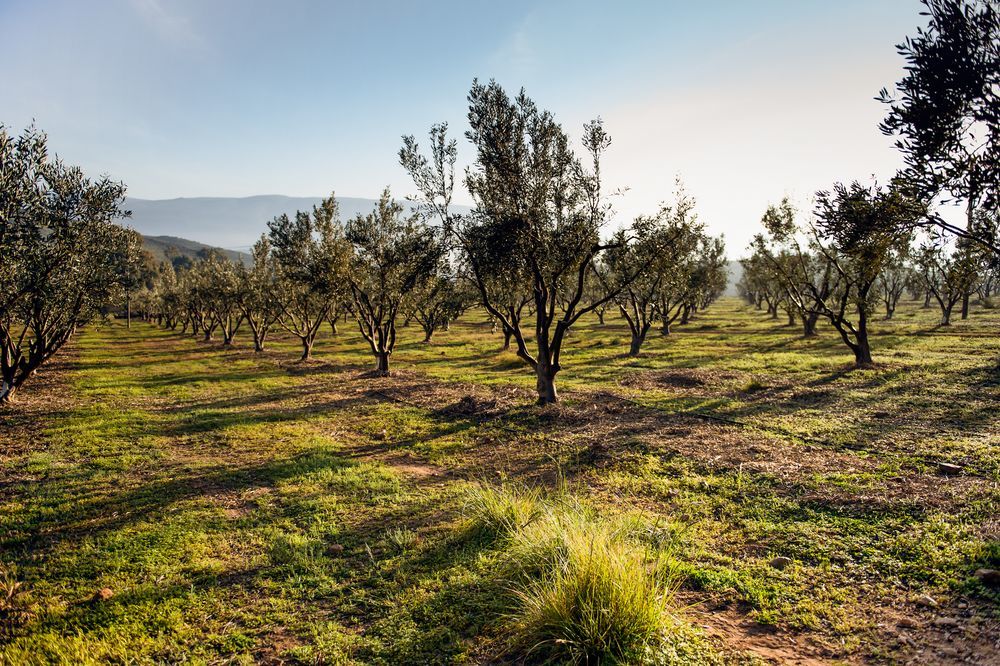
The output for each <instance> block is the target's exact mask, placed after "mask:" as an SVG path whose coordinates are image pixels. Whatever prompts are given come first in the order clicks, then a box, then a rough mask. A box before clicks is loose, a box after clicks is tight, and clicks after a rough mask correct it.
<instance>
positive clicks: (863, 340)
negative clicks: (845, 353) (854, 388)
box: [854, 333, 872, 368]
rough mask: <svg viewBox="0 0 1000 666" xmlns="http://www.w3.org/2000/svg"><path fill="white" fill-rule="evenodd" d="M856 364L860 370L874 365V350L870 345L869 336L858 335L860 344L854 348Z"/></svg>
mask: <svg viewBox="0 0 1000 666" xmlns="http://www.w3.org/2000/svg"><path fill="white" fill-rule="evenodd" d="M854 364H855V365H856V366H858V367H859V368H861V367H864V366H867V365H871V364H872V349H871V346H870V345H869V344H868V334H867V333H865V334H864V335H861V334H859V335H858V344H857V346H855V348H854Z"/></svg>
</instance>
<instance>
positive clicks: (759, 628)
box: [0, 300, 1000, 665]
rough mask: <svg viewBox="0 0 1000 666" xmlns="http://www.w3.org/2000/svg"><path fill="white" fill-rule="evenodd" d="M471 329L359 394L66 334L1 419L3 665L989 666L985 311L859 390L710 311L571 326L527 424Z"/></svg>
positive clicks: (988, 315)
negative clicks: (779, 665)
mask: <svg viewBox="0 0 1000 666" xmlns="http://www.w3.org/2000/svg"><path fill="white" fill-rule="evenodd" d="M481 320H482V317H481V316H479V315H478V314H477V313H471V314H470V315H467V316H466V317H464V318H463V319H462V320H460V321H459V322H456V323H455V324H454V325H453V326H452V327H451V330H450V331H448V332H442V333H440V334H439V335H438V336H436V340H435V342H434V343H432V344H430V345H427V344H421V343H420V340H421V338H422V336H421V335H420V331H419V330H418V329H416V328H414V327H411V328H408V329H407V328H403V329H401V343H400V346H399V348H398V350H397V353H396V354H395V355H394V358H393V363H394V368H395V369H396V370H397V373H396V375H395V376H394V377H391V378H388V379H371V378H366V377H364V376H363V373H364V371H366V370H367V369H368V367H369V365H370V360H369V358H368V356H367V354H366V351H365V348H364V345H363V343H362V342H361V341H360V340H359V339H356V336H353V335H350V334H348V333H346V332H345V333H343V334H342V335H341V336H338V337H336V338H333V337H330V336H329V333H328V332H327V333H325V336H326V337H324V338H322V339H321V340H320V341H318V343H317V345H316V348H315V350H314V351H315V354H316V361H314V362H312V363H309V364H304V365H303V364H298V363H296V362H295V359H296V358H297V356H298V352H297V350H296V342H295V341H294V340H291V339H286V338H281V337H279V338H277V339H275V340H274V341H273V343H272V345H271V349H270V350H269V351H268V353H266V354H264V355H255V354H253V353H252V351H251V349H250V348H249V347H250V345H249V344H247V343H246V341H245V340H243V341H240V345H238V346H237V347H236V348H234V349H231V350H227V349H223V348H221V346H219V345H217V344H204V343H200V342H198V341H196V340H192V339H190V338H184V337H181V336H179V335H177V334H175V333H170V332H164V331H159V330H156V329H154V328H152V327H150V326H147V325H145V324H141V323H139V324H136V325H134V327H133V329H132V330H127V329H125V328H124V327H123V326H120V325H116V326H111V327H108V326H104V327H101V328H98V329H88V330H86V331H82V332H81V334H80V335H79V336H78V338H77V339H76V340H75V341H74V343H73V348H72V349H71V350H70V351H69V352H68V353H67V354H65V355H63V357H62V361H60V362H59V364H57V365H56V366H55V367H52V368H47V369H45V370H44V371H43V372H42V373H40V375H39V376H38V377H37V378H36V382H35V383H34V384H33V385H31V386H30V387H28V388H27V389H26V390H25V391H24V392H23V393H22V394H21V396H20V403H19V404H17V405H16V406H15V407H14V408H13V409H10V410H6V411H5V412H3V413H0V664H18V665H20V664H42V663H46V664H47V663H74V664H75V663H81V664H103V663H151V662H152V663H172V662H190V663H254V662H258V663H259V662H263V663H278V662H280V661H284V662H285V663H301V664H319V663H334V664H369V663H371V664H410V663H413V664H417V663H420V664H424V663H428V664H432V663H489V662H495V661H497V660H510V661H513V660H516V659H518V658H521V657H524V656H525V655H529V654H530V656H531V658H533V659H535V660H545V659H550V660H554V661H556V662H564V661H570V662H572V661H573V660H577V661H579V662H580V663H586V662H585V660H587V659H589V660H590V663H595V661H596V659H597V657H598V655H603V656H602V658H601V662H600V663H613V661H614V659H619V660H620V661H624V662H625V663H635V662H637V661H638V662H641V661H647V662H650V663H673V664H685V663H688V664H700V663H712V662H713V661H715V662H720V663H743V662H745V661H747V660H748V659H753V658H755V657H754V656H755V655H756V656H758V657H760V658H763V659H778V660H779V661H780V660H782V659H783V658H788V655H804V656H807V657H812V658H815V659H817V660H819V661H827V662H836V661H837V660H844V661H888V662H893V661H906V660H908V659H912V658H919V659H924V660H925V661H926V660H931V659H930V657H931V656H935V657H936V658H940V659H943V658H944V657H942V656H941V655H944V654H945V653H944V652H941V650H943V649H945V648H948V649H953V650H956V651H957V653H958V654H960V656H961V658H963V659H964V658H968V659H970V660H971V661H972V663H976V659H979V663H989V661H990V660H991V659H992V658H993V657H994V656H995V652H990V651H989V650H991V649H994V648H991V647H990V645H992V643H991V641H990V640H989V638H990V637H991V636H995V635H997V631H998V630H997V626H998V624H997V623H998V619H1000V617H998V616H1000V611H998V604H1000V596H998V593H997V591H996V590H995V589H991V588H987V587H986V586H985V585H983V584H982V583H981V582H980V581H978V580H977V579H976V578H975V576H974V572H975V571H976V569H978V568H998V567H1000V546H998V544H1000V532H998V528H1000V526H998V523H997V518H996V516H997V515H998V514H1000V454H998V450H1000V448H998V444H1000V426H998V423H997V421H996V418H995V414H996V413H997V408H998V406H1000V404H998V403H1000V369H998V364H997V361H998V359H1000V337H998V336H997V335H996V330H997V327H998V325H1000V312H998V311H995V310H987V309H982V308H978V307H977V308H974V309H973V312H972V315H971V316H970V318H969V319H968V320H966V321H956V322H955V323H954V325H953V326H951V327H938V326H936V321H935V320H936V317H935V316H934V313H933V312H932V311H930V310H923V309H921V308H919V304H916V303H906V304H904V305H902V306H901V307H900V309H899V310H898V311H897V315H896V318H895V319H894V320H892V321H890V322H878V323H877V327H876V330H875V336H874V338H873V345H874V348H875V357H876V361H877V364H876V366H875V367H874V368H870V369H864V370H853V369H851V368H850V354H849V353H846V349H845V348H843V346H842V345H841V344H839V343H838V339H837V337H836V336H835V335H834V334H832V332H831V331H829V330H824V331H823V334H822V335H821V336H820V337H819V338H818V339H810V340H805V339H802V338H800V337H799V336H798V334H797V331H794V330H791V329H789V328H786V327H784V326H782V322H780V321H778V322H775V321H772V320H770V319H768V318H767V317H766V315H764V314H763V313H760V312H757V311H754V310H752V309H750V308H747V307H745V306H743V305H742V304H740V303H737V302H735V301H733V300H723V301H721V302H719V303H718V304H716V305H714V306H713V307H712V309H710V310H709V311H708V312H706V313H703V314H701V315H700V316H699V318H698V319H696V320H695V321H693V322H692V323H691V325H689V326H687V327H680V328H677V329H676V332H675V333H674V334H672V335H671V336H669V337H661V336H651V337H650V339H649V341H648V342H647V345H646V347H645V348H644V350H643V353H642V354H641V355H640V356H639V357H637V358H630V357H628V356H627V355H626V354H625V352H626V351H627V349H625V345H626V344H627V340H628V336H627V334H626V331H625V328H624V326H623V325H622V324H621V322H618V321H616V320H613V319H611V318H609V323H608V325H606V326H599V325H597V323H596V322H593V321H584V322H581V323H582V326H581V327H580V328H579V329H575V330H574V332H572V333H571V335H570V337H569V339H568V343H567V344H568V348H567V350H566V351H565V356H564V361H563V362H564V365H565V370H564V371H563V372H562V374H560V376H559V379H558V382H559V388H560V390H561V393H562V396H563V398H564V401H563V403H562V404H561V405H559V406H557V407H555V408H550V409H539V408H537V407H535V406H534V405H532V402H533V399H532V384H533V383H532V380H531V377H530V374H529V373H528V372H526V371H525V369H524V368H523V367H521V366H519V365H518V364H517V363H516V362H513V360H512V359H513V357H512V355H511V354H509V353H502V352H500V351H499V339H498V337H497V336H491V335H490V333H489V326H488V325H486V324H484V323H483V322H482V321H481ZM616 340H617V342H615V341H616ZM938 461H948V462H953V463H956V464H959V465H961V466H962V468H963V472H962V474H960V475H958V476H942V475H940V474H939V473H938V471H937V462H938ZM779 556H780V557H785V558H788V559H789V560H791V563H790V564H789V565H788V566H786V567H783V568H781V569H778V568H775V567H773V566H772V565H771V564H770V563H771V561H772V560H773V559H774V558H775V557H779ZM104 589H107V590H109V591H110V593H111V596H110V597H109V598H106V599H102V598H100V596H99V595H98V596H97V597H95V595H97V594H98V593H99V592H100V591H101V590H104ZM924 596H930V597H932V598H933V599H934V603H935V604H936V606H928V605H926V603H925V602H924V601H921V600H922V598H923V597H924ZM610 608H613V609H615V610H614V612H610V613H609V612H604V611H605V610H607V609H610ZM900 617H906V618H913V620H914V621H915V622H916V624H917V627H916V628H907V627H906V626H902V625H898V624H897V622H898V620H899V618H900ZM939 617H947V618H958V621H959V622H960V623H961V625H962V626H963V627H964V629H963V630H962V631H960V632H955V631H945V630H944V629H941V628H939V626H938V625H936V624H935V620H936V619H937V618H939ZM706 627H707V628H706ZM775 645H778V646H779V648H780V649H781V650H783V652H777V653H776V652H775V650H776V649H778V648H776V647H775ZM921 651H923V652H921ZM776 655H777V656H776ZM781 655H784V657H782V656H781ZM919 659H918V660H919Z"/></svg>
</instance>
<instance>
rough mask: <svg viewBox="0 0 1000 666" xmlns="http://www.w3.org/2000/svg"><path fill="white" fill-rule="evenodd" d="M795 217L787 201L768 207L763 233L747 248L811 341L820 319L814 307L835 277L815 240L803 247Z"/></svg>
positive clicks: (824, 299)
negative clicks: (750, 250) (751, 251)
mask: <svg viewBox="0 0 1000 666" xmlns="http://www.w3.org/2000/svg"><path fill="white" fill-rule="evenodd" d="M796 214H797V212H796V210H795V208H794V207H793V206H792V204H791V202H790V201H789V200H788V198H787V197H786V198H784V199H782V201H781V203H780V204H779V205H777V206H773V205H772V206H768V208H767V210H766V211H765V212H764V216H763V217H762V218H761V224H762V225H763V227H764V230H765V233H764V234H757V235H756V236H755V237H754V239H753V241H752V242H751V244H750V247H751V249H752V250H753V253H754V254H753V255H752V257H753V259H754V260H755V261H757V262H758V263H759V269H758V270H760V271H763V272H766V274H767V276H768V277H767V279H768V280H769V281H770V282H771V283H772V284H773V285H774V287H773V289H774V290H775V291H776V292H777V293H779V294H780V295H781V296H780V298H781V299H782V303H784V304H785V307H786V308H787V309H788V310H789V311H790V312H791V313H793V314H792V315H790V316H797V317H798V319H799V321H800V322H801V324H802V335H803V336H804V337H807V338H811V337H814V336H816V335H817V330H816V325H817V323H818V322H819V319H820V317H821V316H822V311H821V310H820V309H819V308H817V307H816V303H817V302H825V301H826V300H827V299H828V298H829V297H830V295H831V293H832V291H833V287H834V284H835V282H836V275H835V272H834V268H833V264H832V263H831V262H830V261H829V259H828V258H827V257H826V256H825V255H824V254H823V252H822V251H821V248H820V247H819V245H818V242H817V241H816V239H815V238H814V237H812V236H810V237H809V238H808V242H807V243H805V244H803V239H802V238H801V236H802V235H803V232H802V230H801V229H800V228H799V226H798V224H797V222H796V219H795V218H796ZM809 229H810V230H811V229H812V227H809Z"/></svg>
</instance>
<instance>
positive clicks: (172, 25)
mask: <svg viewBox="0 0 1000 666" xmlns="http://www.w3.org/2000/svg"><path fill="white" fill-rule="evenodd" d="M129 4H130V5H131V6H132V9H133V10H134V11H135V13H136V15H137V16H139V18H140V19H141V20H142V21H143V22H144V23H145V24H146V25H148V26H149V27H150V28H152V29H153V30H154V31H155V32H156V33H157V34H158V35H159V36H160V38H161V39H163V41H164V42H166V43H168V44H172V45H175V46H179V47H184V48H197V49H205V48H207V47H208V40H206V39H205V38H204V36H203V35H201V33H199V32H198V31H197V30H196V29H195V27H194V25H193V23H192V22H191V19H190V18H188V17H187V16H184V15H182V14H180V13H178V12H177V9H176V6H171V8H170V9H169V10H168V9H167V8H166V7H164V6H163V3H162V2H160V0H129Z"/></svg>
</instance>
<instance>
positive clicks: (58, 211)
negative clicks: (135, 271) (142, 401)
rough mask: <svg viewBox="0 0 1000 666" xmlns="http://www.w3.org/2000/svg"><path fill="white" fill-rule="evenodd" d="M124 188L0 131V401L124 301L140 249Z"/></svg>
mask: <svg viewBox="0 0 1000 666" xmlns="http://www.w3.org/2000/svg"><path fill="white" fill-rule="evenodd" d="M124 197H125V186H124V185H123V184H121V183H116V182H113V181H111V180H109V179H108V178H100V179H98V180H96V181H92V180H90V179H89V178H87V177H86V176H85V175H84V174H83V172H82V171H81V170H80V169H79V168H77V167H72V166H67V165H66V164H64V163H63V162H61V161H59V160H57V159H49V156H48V154H47V139H46V137H45V135H44V134H43V133H41V132H39V131H37V130H35V129H34V128H29V129H28V130H25V131H24V132H23V133H22V134H21V135H20V136H16V137H15V136H13V135H11V134H10V133H8V132H7V130H6V128H4V127H2V126H0V403H7V402H9V401H10V400H12V399H13V397H14V395H15V394H16V393H17V391H18V390H19V389H20V388H21V387H22V386H23V384H24V383H25V381H26V380H27V379H28V378H29V377H31V376H32V375H33V374H34V373H35V371H37V370H38V368H39V367H40V366H41V365H42V364H43V363H45V362H46V361H48V360H49V359H50V358H51V357H52V356H53V355H54V354H55V353H56V352H58V351H59V349H61V348H62V346H63V345H64V344H66V342H67V341H68V340H69V339H70V337H71V336H72V335H73V333H74V332H75V331H76V330H77V329H78V328H79V327H80V326H82V325H84V324H86V323H87V322H88V321H90V320H92V319H93V318H94V317H95V316H98V315H99V314H100V312H101V310H102V309H104V308H107V307H109V306H111V305H114V304H116V303H120V302H121V301H122V299H123V297H124V284H123V276H124V275H126V274H127V273H128V264H131V263H132V262H133V261H134V260H135V259H134V253H135V250H136V248H137V247H138V243H137V240H136V234H135V232H134V231H131V230H128V229H125V228H123V227H121V226H119V225H118V224H116V223H115V220H116V219H119V218H122V217H125V216H127V215H128V213H127V212H126V211H124V210H123V208H122V204H123V201H124Z"/></svg>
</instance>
